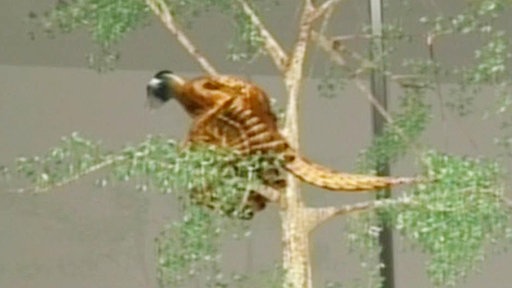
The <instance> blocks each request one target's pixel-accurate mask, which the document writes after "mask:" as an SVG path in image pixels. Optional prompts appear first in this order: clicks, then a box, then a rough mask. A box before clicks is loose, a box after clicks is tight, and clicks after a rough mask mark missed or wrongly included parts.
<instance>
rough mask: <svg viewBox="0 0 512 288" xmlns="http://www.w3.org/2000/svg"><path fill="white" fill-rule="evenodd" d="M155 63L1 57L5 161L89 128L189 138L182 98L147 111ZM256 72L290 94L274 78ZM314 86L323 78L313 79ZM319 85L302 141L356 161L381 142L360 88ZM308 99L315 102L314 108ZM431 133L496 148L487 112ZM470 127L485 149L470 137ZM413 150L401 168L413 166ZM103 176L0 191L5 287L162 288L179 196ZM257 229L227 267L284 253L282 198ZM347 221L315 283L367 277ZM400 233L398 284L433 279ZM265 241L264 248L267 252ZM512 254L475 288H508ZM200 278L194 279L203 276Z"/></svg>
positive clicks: (257, 265)
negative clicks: (117, 66) (159, 276)
mask: <svg viewBox="0 0 512 288" xmlns="http://www.w3.org/2000/svg"><path fill="white" fill-rule="evenodd" d="M153 72H154V71H117V72H114V73H109V74H103V75H99V74H97V73H95V72H93V71H90V70H87V69H72V68H44V67H14V66H0V139H1V142H0V143H1V145H0V163H10V162H11V161H12V160H13V159H14V158H15V157H17V156H20V155H36V154H41V153H44V151H46V150H47V149H48V148H49V147H51V146H52V145H55V144H56V143H57V142H58V141H59V139H60V137H61V136H63V135H69V134H70V133H71V132H72V131H79V132H81V133H82V134H83V135H85V136H87V137H88V138H91V139H101V140H102V141H103V142H104V143H105V145H106V146H107V147H109V148H112V149H115V148H119V147H121V146H122V145H123V144H124V143H137V142H138V141H141V139H143V138H144V137H145V135H146V134H157V133H163V134H165V135H168V136H169V137H172V138H174V139H181V138H182V137H183V135H184V133H185V132H186V127H187V125H188V123H189V119H188V118H187V116H186V115H185V113H184V112H183V111H182V110H181V108H180V107H179V106H178V105H177V104H176V103H171V104H169V105H167V106H165V107H163V108H162V109H161V110H158V111H156V112H155V113H152V114H150V113H148V111H147V110H145V109H144V100H145V99H144V97H145V95H144V93H145V91H144V87H145V84H146V81H147V80H148V79H149V78H150V77H151V76H152V74H153ZM253 80H254V81H255V82H257V83H258V84H260V85H261V86H262V87H264V88H265V89H266V90H267V91H269V93H270V95H272V96H275V97H276V98H277V99H278V101H279V102H280V103H283V100H284V99H283V87H282V85H281V83H280V82H279V80H278V79H277V78H274V77H268V76H266V77H264V76H254V77H253ZM311 84H314V83H311ZM315 87H316V85H308V86H307V87H306V89H305V91H304V94H303V101H302V108H303V109H302V113H301V116H302V120H301V124H302V130H301V131H302V139H303V146H302V147H301V150H302V151H304V153H305V154H306V155H308V156H309V157H310V158H312V159H314V160H317V161H318V162H320V163H323V164H326V165H329V166H331V167H335V168H337V169H340V170H346V171H353V170H354V167H355V157H356V155H357V152H358V151H359V149H360V148H362V147H364V146H365V145H367V143H368V141H369V140H370V136H369V135H370V123H369V121H368V119H369V108H368V103H367V101H366V99H365V98H364V97H363V96H362V95H360V94H359V93H358V92H357V91H356V90H354V88H353V87H351V86H349V87H347V90H346V91H345V92H344V93H343V94H342V95H340V97H337V98H335V99H325V98H320V97H318V96H317V95H316V94H317V93H316V89H315ZM306 107H307V108H306ZM434 122H435V123H434V125H433V126H432V128H431V129H429V131H428V133H427V135H425V137H424V139H425V140H424V141H425V142H428V143H431V144H433V145H435V146H436V147H438V148H440V149H443V150H445V151H449V152H453V153H457V154H475V155H476V154H487V155H493V154H494V153H495V151H494V149H495V148H494V147H493V146H492V138H491V135H492V133H494V132H496V131H493V127H494V126H493V124H492V123H489V122H484V121H480V120H479V119H477V118H469V119H466V120H457V121H454V122H453V123H452V122H450V123H448V124H447V125H448V127H447V131H446V132H444V131H443V129H440V128H439V127H442V126H441V125H440V123H439V119H438V118H436V120H435V121H434ZM463 130H467V131H468V132H469V133H470V135H471V137H473V141H475V142H476V145H477V146H476V147H473V146H472V145H471V144H469V141H468V138H467V136H465V134H464V132H462V131H463ZM412 162H413V160H412V159H411V158H407V159H405V160H404V161H402V162H401V163H400V164H399V165H398V166H397V167H396V169H395V173H396V174H402V175H410V174H412V173H413V172H411V170H410V168H411V167H412V164H413V163H412ZM100 175H101V174H95V175H91V176H88V177H85V178H84V179H82V180H80V181H78V182H76V183H73V184H70V185H67V186H63V187H60V188H58V189H55V190H54V191H50V192H48V193H45V194H44V195H37V196H33V195H24V194H14V193H9V192H8V190H6V189H5V183H2V185H3V186H4V189H0V214H1V215H0V287H34V288H36V287H37V288H43V287H155V280H154V276H155V274H154V271H155V256H154V247H153V239H154V237H155V236H156V235H157V234H158V231H160V229H161V228H162V225H164V224H165V223H169V221H171V220H172V219H178V218H177V216H178V215H177V214H176V213H175V211H176V207H175V202H174V201H173V198H172V196H170V195H160V194H158V193H156V192H138V191H136V190H135V189H133V187H132V186H131V185H128V184H127V185H115V186H113V187H108V188H106V189H98V188H95V186H94V180H95V179H96V178H97V177H99V176H100ZM304 195H305V198H306V199H307V202H308V203H309V204H311V205H323V204H332V203H340V204H341V203H348V202H352V201H356V200H363V199H367V198H368V197H370V196H369V195H371V194H369V195H368V194H364V195H358V196H355V195H351V194H336V193H330V192H325V191H321V190H317V189H310V188H307V189H305V191H304ZM251 225H252V228H253V229H254V233H253V236H252V237H251V238H250V239H249V240H247V241H243V242H236V241H229V242H228V243H227V244H226V247H225V249H226V251H228V250H229V251H230V254H227V255H226V258H225V264H226V267H228V268H229V267H231V268H236V269H237V270H238V271H241V272H250V271H258V270H259V269H261V268H264V267H268V266H269V265H271V264H272V263H273V262H274V261H278V260H279V251H280V241H279V229H280V227H279V219H278V214H277V209H276V207H270V208H269V209H267V210H266V211H265V212H264V213H262V214H261V215H258V216H257V217H256V218H255V220H254V221H253V223H252V224H251ZM342 233H343V221H342V220H341V219H336V220H334V221H331V222H329V223H327V224H326V225H324V226H322V227H320V229H318V230H317V231H316V233H315V235H314V242H313V243H314V247H313V248H312V249H313V256H314V259H313V263H314V275H315V283H317V287H321V286H320V285H321V283H324V282H325V281H327V280H342V279H348V278H351V277H353V276H354V275H357V274H358V273H359V272H360V270H359V268H358V264H357V263H358V262H357V259H356V258H355V257H354V256H353V255H347V254H346V247H345V243H344V240H343V237H342ZM405 247H406V245H405V244H404V243H402V242H401V241H397V250H396V254H397V273H398V283H399V285H398V287H403V288H405V287H411V286H412V285H415V286H417V287H429V285H428V280H427V279H426V276H425V273H424V271H423V266H422V264H423V262H424V261H425V260H426V259H425V257H424V256H422V255H420V254H419V253H416V252H407V253H405V252H404V251H403V250H404V248H405ZM262 251H264V252H263V253H262ZM511 261H512V254H510V253H508V254H503V255H498V256H495V257H492V258H490V259H489V260H487V261H485V266H484V269H483V271H482V273H481V274H475V275H472V276H471V277H469V282H468V283H469V284H467V285H464V287H496V288H498V287H506V286H507V285H506V283H508V282H507V281H511V280H512V278H511V277H512V276H511V275H510V273H509V270H510V269H509V268H508V267H509V265H507V264H510V263H511ZM192 287H194V286H192Z"/></svg>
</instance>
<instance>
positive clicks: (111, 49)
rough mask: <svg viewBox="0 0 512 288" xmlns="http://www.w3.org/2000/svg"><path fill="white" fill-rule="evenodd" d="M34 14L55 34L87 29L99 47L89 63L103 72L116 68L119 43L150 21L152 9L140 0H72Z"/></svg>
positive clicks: (32, 15)
mask: <svg viewBox="0 0 512 288" xmlns="http://www.w3.org/2000/svg"><path fill="white" fill-rule="evenodd" d="M30 16H31V18H32V19H33V20H34V21H35V24H36V25H37V26H38V27H39V26H42V27H43V29H44V30H45V32H46V33H48V34H49V35H51V36H53V35H55V33H56V32H61V33H69V32H72V31H75V30H77V29H82V28H85V29H87V30H88V31H89V33H90V34H91V37H92V39H93V40H94V42H95V43H96V44H97V45H98V47H99V48H98V51H96V53H91V54H90V55H89V64H90V65H91V66H92V67H94V68H97V69H98V70H100V71H103V70H105V69H113V68H114V66H115V64H116V61H117V60H118V59H119V53H118V52H117V51H116V50H115V45H117V44H118V43H119V41H120V40H122V39H123V38H124V37H125V36H126V35H127V34H128V33H129V32H132V31H133V30H135V29H136V28H138V27H140V26H142V25H144V24H146V23H147V19H148V16H149V8H148V7H147V6H146V4H145V2H144V1H140V0H69V1H58V2H57V4H56V5H55V7H54V8H53V9H51V10H49V11H46V12H44V13H43V14H42V15H41V16H38V15H37V14H36V13H34V12H32V13H30Z"/></svg>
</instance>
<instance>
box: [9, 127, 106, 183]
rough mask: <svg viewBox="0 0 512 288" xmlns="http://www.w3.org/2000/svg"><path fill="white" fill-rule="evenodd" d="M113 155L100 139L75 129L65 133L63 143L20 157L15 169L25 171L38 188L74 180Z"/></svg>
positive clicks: (20, 173) (17, 172)
mask: <svg viewBox="0 0 512 288" xmlns="http://www.w3.org/2000/svg"><path fill="white" fill-rule="evenodd" d="M109 159H110V158H109V154H108V153H105V152H104V151H103V150H102V149H101V145H100V143H97V142H93V141H91V140H88V139H85V138H83V137H81V136H80V135H79V134H77V133H73V134H72V135H71V136H69V137H63V138H62V140H61V144H60V145H59V146H57V147H55V148H52V149H51V150H50V151H49V152H48V153H46V154H45V155H43V156H35V157H20V158H18V159H17V160H16V165H15V166H16V167H15V169H14V172H15V173H16V174H18V175H23V176H24V177H25V178H26V180H28V181H29V182H30V183H31V185H33V186H34V190H35V191H36V192H38V191H44V190H47V189H50V188H51V187H53V186H58V185H60V184H61V183H66V182H67V181H70V180H74V179H75V178H77V177H80V176H81V175H84V174H86V173H88V172H89V171H91V169H93V170H94V169H95V167H98V168H99V167H100V166H101V165H103V164H104V163H107V162H109V161H110V160H109ZM11 173H12V171H11Z"/></svg>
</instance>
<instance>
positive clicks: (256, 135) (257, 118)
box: [147, 70, 417, 210]
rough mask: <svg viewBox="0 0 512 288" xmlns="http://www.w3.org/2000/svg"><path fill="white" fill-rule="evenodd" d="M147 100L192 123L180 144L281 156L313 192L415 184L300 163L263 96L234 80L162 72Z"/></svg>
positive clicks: (253, 87) (151, 85) (152, 82)
mask: <svg viewBox="0 0 512 288" xmlns="http://www.w3.org/2000/svg"><path fill="white" fill-rule="evenodd" d="M147 97H148V103H149V106H150V107H152V108H156V107H159V106H161V105H162V104H163V103H165V102H167V101H169V100H170V99H176V100H178V101H179V102H180V103H181V105H182V106H183V107H184V108H185V110H186V111H187V113H188V114H189V115H190V116H191V117H192V118H193V124H192V127H191V129H190V131H189V134H188V136H187V140H186V143H207V144H211V145H216V146H220V147H225V148H230V149H233V150H234V151H237V152H238V153H240V154H241V155H248V154H251V153H273V154H275V155H281V156H282V159H284V160H283V168H284V169H286V170H287V171H289V172H290V173H292V174H293V175H295V176H296V177H298V178H299V179H301V180H302V181H304V182H306V183H309V184H311V185H314V186H317V187H322V188H325V189H328V190H333V191H367V190H378V189H382V188H386V187H390V186H392V185H397V184H403V183H411V182H415V181H416V180H417V179H415V178H394V177H379V176H369V175H360V174H349V173H342V172H338V171H335V170H332V169H329V168H327V167H324V166H321V165H319V164H316V163H313V162H311V161H309V160H307V159H305V158H304V157H302V156H301V155H300V153H299V152H298V151H296V150H295V149H293V148H292V147H290V145H289V144H288V142H287V141H286V138H285V137H284V136H283V135H282V134H281V132H280V131H279V128H278V126H277V118H276V116H275V114H274V113H273V112H272V110H271V107H270V103H269V98H268V96H267V95H266V94H265V92H264V91H263V90H262V89H261V88H259V87H258V86H256V85H254V84H253V83H250V82H248V81H245V80H243V79H240V78H237V77H234V76H227V75H218V76H202V77H198V78H195V79H192V80H185V79H183V78H181V77H179V76H178V75H175V74H174V73H172V72H171V71H167V70H164V71H160V72H158V73H157V74H156V75H155V76H154V77H153V78H152V79H151V80H150V82H149V84H148V86H147ZM270 185H272V184H271V183H270ZM253 198H254V197H253ZM256 198H257V197H256ZM259 200H261V201H265V200H264V199H259ZM260 206H262V207H260V208H258V209H256V210H259V209H262V208H263V207H264V203H261V204H260Z"/></svg>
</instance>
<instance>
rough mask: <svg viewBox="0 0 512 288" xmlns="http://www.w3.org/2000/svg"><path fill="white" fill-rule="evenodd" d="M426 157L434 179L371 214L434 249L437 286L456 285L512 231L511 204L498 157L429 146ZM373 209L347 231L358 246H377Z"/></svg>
mask: <svg viewBox="0 0 512 288" xmlns="http://www.w3.org/2000/svg"><path fill="white" fill-rule="evenodd" d="M423 163H424V167H423V168H424V169H425V172H424V173H423V174H424V177H426V179H431V180H430V181H429V182H428V183H424V184H418V185H417V186H416V187H415V188H414V189H413V190H412V191H411V193H409V194H406V195H404V196H402V197H401V198H398V199H397V200H395V201H391V202H389V205H386V206H384V208H382V209H378V210H377V211H373V212H371V213H372V214H371V215H376V213H379V215H386V216H385V217H382V218H380V221H387V222H389V223H391V224H392V225H393V226H394V227H395V228H396V229H397V230H398V231H399V232H400V233H401V234H402V235H404V236H405V237H406V238H407V239H410V240H411V241H412V242H413V243H414V244H415V245H417V246H418V247H419V248H420V249H421V250H422V251H424V252H426V253H427V254H428V255H430V260H429V262H428V264H427V272H428V275H429V277H430V279H431V281H432V283H433V284H434V285H435V287H453V286H455V285H456V284H457V283H458V282H460V280H461V279H463V278H464V277H465V276H467V275H468V273H469V272H470V271H473V270H474V269H475V268H476V267H477V264H479V263H480V262H481V261H482V260H484V259H485V252H486V248H488V245H490V244H496V243H498V242H499V241H500V240H504V239H505V238H506V237H507V236H509V234H510V233H509V232H510V231H509V228H508V225H509V220H510V216H509V211H508V209H510V207H507V206H506V203H505V202H504V198H503V197H504V195H503V192H504V191H503V184H502V183H501V177H502V175H501V172H500V169H499V166H498V165H497V164H496V163H495V162H491V161H483V160H479V159H471V158H464V157H456V156H448V155H445V154H441V153H438V152H429V153H427V154H426V155H425V157H424V159H423ZM405 200H407V201H405ZM371 215H370V216H368V215H366V214H363V215H361V216H358V217H360V218H359V220H362V221H363V223H362V224H358V225H360V226H359V227H366V228H365V229H356V230H353V231H356V232H351V233H349V240H351V241H352V242H353V243H355V244H357V245H359V247H358V248H359V249H363V250H359V249H358V251H364V249H369V248H372V247H373V248H375V245H376V241H377V240H376V237H377V236H375V235H378V233H373V234H372V233H371V231H372V229H371V227H379V225H376V223H378V222H377V221H379V220H375V218H374V217H375V216H371ZM356 223H357V222H356ZM361 225H362V226H361ZM368 227H370V228H368ZM374 229H376V228H374ZM368 247H369V248H368Z"/></svg>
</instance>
